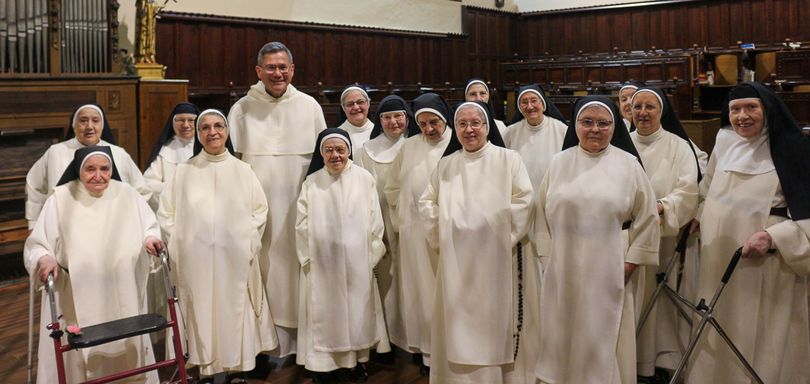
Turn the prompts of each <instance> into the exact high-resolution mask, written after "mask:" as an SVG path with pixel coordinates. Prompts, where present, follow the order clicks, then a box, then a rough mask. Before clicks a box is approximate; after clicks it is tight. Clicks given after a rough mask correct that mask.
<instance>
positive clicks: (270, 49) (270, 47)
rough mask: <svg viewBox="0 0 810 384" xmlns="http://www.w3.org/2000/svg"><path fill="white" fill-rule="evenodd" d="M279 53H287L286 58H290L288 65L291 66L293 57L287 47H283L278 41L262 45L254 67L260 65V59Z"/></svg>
mask: <svg viewBox="0 0 810 384" xmlns="http://www.w3.org/2000/svg"><path fill="white" fill-rule="evenodd" d="M281 51H284V52H287V57H289V58H290V64H292V63H293V55H292V52H290V49H289V48H287V46H286V45H284V43H281V42H279V41H271V42H269V43H267V44H265V45H263V46H262V49H260V50H259V56H258V57H257V58H256V65H259V66H261V65H262V59H263V58H264V55H267V54H269V53H276V52H281Z"/></svg>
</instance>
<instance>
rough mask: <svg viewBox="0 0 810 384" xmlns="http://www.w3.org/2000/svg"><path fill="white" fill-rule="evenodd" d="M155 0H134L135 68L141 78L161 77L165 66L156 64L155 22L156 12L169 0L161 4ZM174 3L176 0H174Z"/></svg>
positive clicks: (164, 72) (163, 74)
mask: <svg viewBox="0 0 810 384" xmlns="http://www.w3.org/2000/svg"><path fill="white" fill-rule="evenodd" d="M156 2H157V1H156V0H136V2H135V8H136V10H135V22H136V23H135V35H136V41H135V70H136V71H137V73H138V75H139V76H141V79H145V80H154V79H158V80H159V79H163V78H164V77H165V74H166V67H164V66H163V65H162V64H158V63H157V60H156V59H155V54H156V51H155V41H156V37H157V28H156V22H157V18H158V14H159V13H160V11H161V10H162V9H163V8H164V7H165V6H166V3H168V2H169V0H165V1H163V5H158V4H156ZM174 2H175V3H176V2H177V0H174Z"/></svg>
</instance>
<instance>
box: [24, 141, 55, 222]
mask: <svg viewBox="0 0 810 384" xmlns="http://www.w3.org/2000/svg"><path fill="white" fill-rule="evenodd" d="M47 157H48V153H47V152H45V154H44V155H42V157H40V158H39V160H37V162H36V163H34V166H32V167H31V169H30V170H29V171H28V174H27V175H26V176H25V218H26V219H27V220H28V229H34V226H35V224H36V223H37V218H38V217H39V213H40V211H42V205H43V204H45V200H46V199H48V160H47ZM54 184H56V183H54Z"/></svg>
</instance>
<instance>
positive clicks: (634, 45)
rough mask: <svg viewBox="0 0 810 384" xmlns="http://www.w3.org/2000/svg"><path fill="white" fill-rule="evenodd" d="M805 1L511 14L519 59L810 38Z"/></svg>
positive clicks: (720, 1)
mask: <svg viewBox="0 0 810 384" xmlns="http://www.w3.org/2000/svg"><path fill="white" fill-rule="evenodd" d="M808 18H810V0H707V1H684V2H673V3H668V4H661V5H649V6H644V7H619V8H611V9H596V10H583V11H568V12H545V13H543V12H537V13H527V14H521V15H519V16H516V24H515V26H514V28H515V30H516V31H518V33H519V34H520V36H519V37H518V39H517V40H516V43H515V49H516V51H517V53H518V55H519V56H521V57H539V56H542V55H544V53H545V52H548V53H550V54H557V55H559V54H574V53H577V52H578V51H583V52H591V53H597V52H610V51H612V50H613V47H614V46H615V47H618V48H619V50H622V51H633V50H649V49H650V47H651V46H653V45H654V46H656V47H657V48H660V49H673V48H689V47H691V46H692V44H698V45H699V46H707V47H726V48H728V47H736V45H737V41H742V42H753V43H756V44H758V45H766V44H767V45H773V44H777V43H781V42H783V41H784V39H785V38H791V39H792V40H793V41H807V40H810V28H807V27H806V23H807V22H806V20H807V19H808Z"/></svg>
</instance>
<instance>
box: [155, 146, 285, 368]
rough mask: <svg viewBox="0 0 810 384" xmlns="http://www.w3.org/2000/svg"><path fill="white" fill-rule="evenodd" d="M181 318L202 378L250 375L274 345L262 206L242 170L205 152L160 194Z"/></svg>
mask: <svg viewBox="0 0 810 384" xmlns="http://www.w3.org/2000/svg"><path fill="white" fill-rule="evenodd" d="M158 218H159V220H160V225H161V227H162V228H163V231H164V233H165V234H166V238H167V240H168V246H169V254H170V255H171V256H172V265H173V272H174V274H175V276H177V279H176V284H177V295H178V297H179V299H180V308H181V310H182V311H183V314H184V315H185V324H186V337H187V340H188V347H187V348H188V349H187V351H188V353H189V354H190V358H189V360H188V362H189V364H193V365H198V366H200V371H201V373H202V374H204V375H213V374H215V373H219V372H224V371H249V370H251V369H253V368H254V365H255V357H256V355H257V354H259V353H260V352H262V351H270V350H272V349H274V348H276V346H277V345H278V340H277V339H276V333H275V329H274V328H273V318H272V316H271V314H270V309H269V306H268V304H267V297H266V296H265V293H264V286H263V284H262V279H261V270H260V269H259V260H258V255H259V249H260V248H261V237H262V233H264V225H265V222H266V220H267V201H266V199H265V197H264V192H263V191H262V187H261V184H260V183H259V180H258V179H257V178H256V175H255V174H254V173H253V171H252V170H251V169H250V166H249V165H248V164H245V163H243V162H242V161H239V159H237V158H235V157H234V156H232V155H231V154H230V153H229V152H228V151H225V152H223V153H222V154H220V155H211V154H208V153H207V152H205V151H204V150H203V151H201V152H200V154H199V155H197V156H195V157H193V158H191V159H190V160H189V161H188V163H187V164H180V165H178V167H177V171H176V172H175V173H174V176H173V177H172V178H170V179H169V182H168V183H167V185H166V188H165V189H164V192H163V193H162V194H161V198H160V209H159V210H158Z"/></svg>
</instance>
